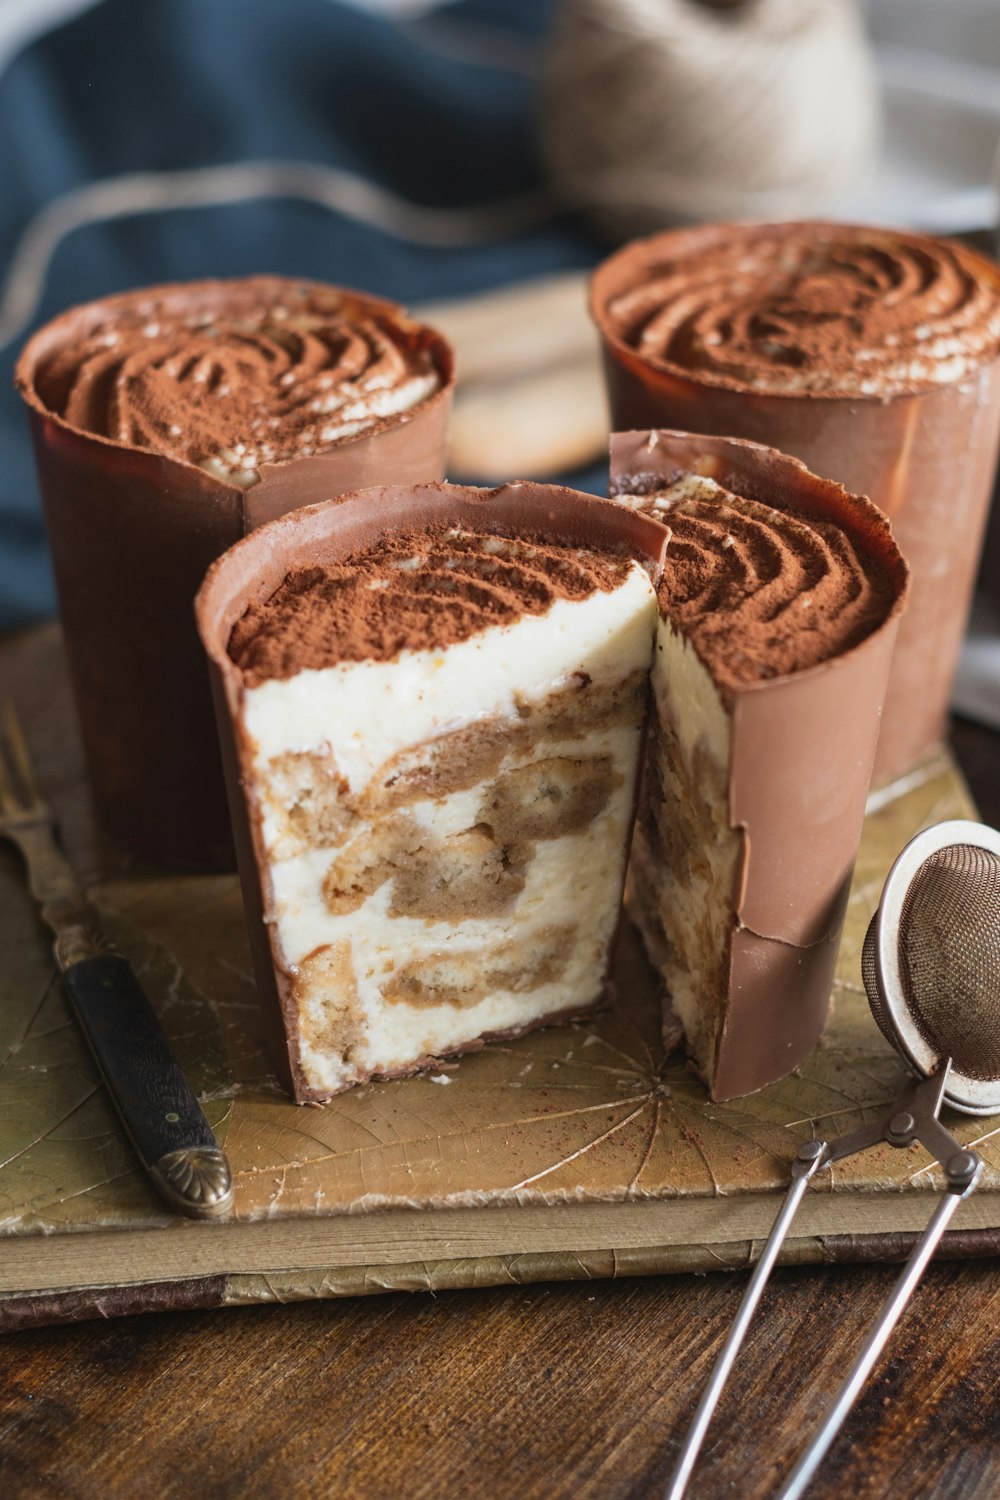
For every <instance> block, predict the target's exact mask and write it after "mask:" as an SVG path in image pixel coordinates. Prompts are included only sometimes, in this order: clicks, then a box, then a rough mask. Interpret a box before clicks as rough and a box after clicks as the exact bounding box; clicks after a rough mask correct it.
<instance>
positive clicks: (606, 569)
mask: <svg viewBox="0 0 1000 1500" xmlns="http://www.w3.org/2000/svg"><path fill="white" fill-rule="evenodd" d="M632 566H633V564H632V560H631V559H630V558H629V557H627V556H623V555H615V554H613V553H606V554H604V553H599V552H594V551H588V550H584V549H580V548H575V547H570V546H566V545H559V544H558V543H557V542H550V543H546V542H538V541H531V542H528V541H525V540H523V539H520V538H517V537H513V536H504V535H502V534H501V533H499V532H496V533H491V534H489V535H481V534H478V533H477V534H473V533H471V532H464V531H455V530H453V529H447V530H430V529H425V530H420V531H408V532H395V533H392V534H390V535H388V536H386V537H384V538H383V539H382V540H381V541H380V542H379V543H378V544H377V545H376V546H375V547H372V548H371V549H369V550H368V551H366V552H364V553H361V554H359V555H356V556H354V557H349V558H347V559H345V561H344V562H342V563H338V564H334V565H330V566H327V567H313V568H298V569H296V570H295V571H293V572H291V573H289V574H288V576H287V578H286V579H285V581H284V583H282V585H281V587H280V588H279V589H277V591H276V592H275V593H274V594H272V595H271V597H270V598H269V599H267V600H265V601H264V603H263V604H259V605H255V606H253V607H251V608H250V609H249V610H247V612H246V614H245V615H244V616H243V618H242V619H241V620H239V621H237V623H236V625H235V626H234V628H233V632H232V635H231V637H230V641H229V654H230V656H231V658H232V660H233V661H234V662H235V663H236V665H237V666H238V667H239V668H240V669H241V671H242V672H243V675H244V680H245V681H246V683H247V686H248V687H256V686H258V685H259V684H260V683H261V682H265V681H268V680H269V679H272V678H288V677H292V676H294V675H295V673H296V672H301V671H304V670H308V669H319V668H322V667H329V666H333V665H335V664H336V663H337V662H341V661H391V660H392V659H393V658H394V657H396V656H398V655H399V653H400V652H401V651H426V650H435V649H440V648H444V647H447V646H451V645H454V644H456V643H457V642H459V641H464V640H467V639H468V638H469V637H470V636H473V635H476V634H478V633H479V632H480V631H483V630H488V629H490V628H492V627H495V626H499V625H510V624H513V623H514V622H515V621H517V620H519V619H520V618H521V617H522V616H524V615H542V614H545V613H546V612H547V611H548V610H549V609H550V608H551V607H552V605H553V604H555V603H556V601H557V600H559V599H570V600H574V599H585V598H587V597H589V595H591V594H593V593H596V592H605V593H606V592H610V591H611V590H612V589H614V588H617V587H618V586H619V585H620V584H621V583H623V582H624V580H625V578H626V576H627V574H628V572H629V570H630V568H631V567H632Z"/></svg>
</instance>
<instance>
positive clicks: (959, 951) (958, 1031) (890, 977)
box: [667, 822, 1000, 1500]
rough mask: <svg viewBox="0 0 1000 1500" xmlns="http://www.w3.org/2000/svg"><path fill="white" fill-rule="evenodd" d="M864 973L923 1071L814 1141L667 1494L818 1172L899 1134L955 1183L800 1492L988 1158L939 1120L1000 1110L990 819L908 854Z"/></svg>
mask: <svg viewBox="0 0 1000 1500" xmlns="http://www.w3.org/2000/svg"><path fill="white" fill-rule="evenodd" d="M861 973H862V978H863V979H864V982H865V989H866V990H867V992H868V1001H869V1004H870V1005H871V1009H872V1015H873V1016H874V1017H875V1020H876V1021H877V1023H878V1025H879V1028H880V1029H881V1031H882V1034H883V1035H884V1036H885V1038H886V1039H887V1040H888V1041H889V1042H891V1043H892V1045H893V1047H895V1048H896V1051H897V1052H899V1053H900V1055H901V1056H902V1057H903V1059H904V1060H905V1061H906V1062H907V1063H908V1064H909V1066H910V1069H911V1071H912V1072H913V1073H915V1074H916V1075H917V1077H916V1078H915V1079H911V1081H910V1083H909V1084H908V1085H907V1087H906V1088H904V1090H903V1092H902V1093H901V1094H900V1096H899V1098H898V1099H897V1100H896V1101H895V1103H894V1104H893V1105H892V1106H891V1107H890V1108H889V1109H888V1110H887V1111H886V1113H885V1114H884V1116H882V1118H880V1119H876V1120H873V1121H871V1122H870V1123H868V1124H864V1125H860V1126H858V1127H857V1129H855V1130H852V1131H851V1132H850V1133H849V1134H848V1135H842V1136H838V1137H837V1138H836V1139H835V1140H829V1141H824V1140H810V1141H805V1142H804V1143H803V1144H802V1145H801V1146H800V1147H799V1150H798V1153H797V1155H796V1158H795V1161H794V1162H793V1163H792V1173H791V1177H792V1180H791V1183H790V1184H789V1188H788V1192H787V1194H786V1196H785V1201H784V1203H783V1204H782V1207H781V1209H780V1210H779V1212H778V1216H777V1218H776V1219H775V1221H774V1227H773V1228H772V1230H771V1233H770V1235H769V1236H768V1239H767V1243H766V1244H765V1246H764V1249H763V1251H762V1252H761V1255H760V1259H759V1260H758V1262H757V1265H756V1267H755V1268H754V1272H753V1275H752V1276H751V1278H750V1282H749V1284H748V1286H747V1289H746V1291H745V1292H744V1294H743V1300H742V1302H741V1303H740V1307H739V1310H738V1312H737V1314H736V1319H735V1322H734V1323H733V1327H732V1329H731V1331H730V1333H729V1337H728V1338H727V1339H726V1342H725V1344H724V1345H723V1347H722V1350H721V1352H720V1354H719V1357H718V1360H717V1361H716V1365H715V1368H714V1369H713V1371H712V1374H711V1377H710V1379H709V1382H708V1385H707V1386H706V1388H705V1391H704V1393H703V1395H702V1398H701V1400H700V1402H699V1403H698V1408H697V1410H696V1412H695V1414H694V1419H693V1421H692V1423H691V1427H690V1430H689V1432H688V1434H687V1437H686V1439H685V1441H684V1443H683V1445H682V1447H681V1449H680V1453H679V1455H678V1458H677V1463H676V1467H675V1469H674V1473H673V1476H672V1478H671V1481H670V1487H669V1489H668V1491H667V1500H681V1497H682V1496H683V1494H684V1492H685V1490H686V1488H687V1484H688V1480H689V1479H690V1477H691V1472H692V1469H693V1466H694V1462H695V1459H696V1458H697V1456H698V1452H699V1449H700V1448H701V1444H702V1442H703V1440H704V1437H705V1433H706V1431H707V1430H708V1424H709V1422H710V1421H711V1419H712V1413H713V1412H714V1411H715V1408H716V1405H717V1403H718V1400H719V1396H720V1395H721V1393H722V1389H723V1386H724V1385H725V1382H726V1380H727V1379H728V1376H729V1372H730V1370H731V1369H732V1367H733V1363H734V1361H735V1359H736V1356H737V1354H738V1352H739V1350H740V1347H741V1345H742V1343H743V1339H744V1337H745V1335H746V1332H747V1329H748V1327H749V1326H750V1321H751V1319H752V1317H753V1315H754V1311H755V1309H756V1307H757V1304H758V1302H759V1301H760V1298H761V1295H762V1293H763V1291H764V1287H765V1285H766V1284H767V1279H768V1277H769V1276H770V1274H771V1270H772V1268H773V1266H774V1264H775V1262H776V1260H777V1257H778V1252H779V1250H780V1248H781V1245H782V1243H783V1241H784V1239H785V1236H786V1234H787V1233H788V1229H789V1226H790V1225H791V1222H792V1219H793V1218H794V1216H795V1212H796V1210H797V1208H798V1206H799V1204H800V1203H801V1201H802V1197H803V1195H804V1193H805V1190H806V1187H807V1185H808V1183H809V1182H810V1180H811V1179H812V1178H813V1177H814V1176H815V1175H816V1173H817V1172H819V1171H821V1170H822V1169H823V1168H824V1167H828V1166H830V1165H831V1164H832V1163H833V1162H837V1161H845V1160H846V1159H847V1158H848V1157H851V1156H855V1155H856V1154H857V1153H858V1152H859V1151H865V1150H867V1149H868V1148H869V1147H871V1146H876V1145H880V1144H882V1143H887V1144H888V1145H890V1146H895V1147H898V1148H899V1149H905V1148H906V1147H908V1146H910V1145H912V1144H913V1143H914V1142H915V1141H919V1142H920V1143H921V1145H923V1146H924V1147H925V1148H926V1149H927V1151H929V1152H930V1153H931V1155H932V1156H933V1158H934V1159H935V1160H936V1161H937V1162H939V1163H940V1166H941V1170H942V1172H943V1174H944V1180H945V1187H946V1192H945V1195H944V1197H943V1198H942V1199H940V1200H939V1202H938V1206H937V1208H936V1209H935V1212H934V1215H933V1217H932V1219H931V1221H930V1223H929V1224H928V1226H927V1228H926V1230H925V1231H924V1233H923V1235H922V1236H921V1238H920V1239H919V1241H918V1242H917V1244H916V1246H915V1248H914V1250H913V1253H912V1255H911V1256H910V1259H909V1260H908V1261H907V1263H906V1266H905V1267H904V1268H903V1271H902V1273H901V1275H900V1278H899V1280H898V1281H897V1283H896V1286H895V1289H894V1290H893V1292H892V1294H891V1296H890V1297H889V1299H888V1301H887V1302H886V1304H885V1306H884V1308H883V1309H882V1312H881V1314H880V1316H879V1318H878V1321H877V1322H876V1324H875V1326H874V1327H873V1329H872V1331H871V1333H870V1334H869V1336H868V1338H867V1340H866V1341H865V1344H864V1346H863V1347H862V1349H861V1351H860V1353H859V1355H858V1358H857V1360H856V1361H855V1364H854V1365H853V1367H852V1369H851V1371H850V1373H849V1374H848V1376H847V1378H846V1379H845V1381H844V1383H843V1385H842V1386H841V1387H840V1390H839V1391H838V1393H837V1395H836V1396H835V1398H834V1400H833V1402H832V1404H831V1406H830V1407H829V1409H828V1411H827V1412H826V1415H825V1416H824V1418H823V1420H822V1422H821V1423H820V1426H819V1428H818V1430H817V1431H816V1433H815V1434H814V1436H813V1437H812V1439H811V1440H810V1442H809V1443H808V1444H807V1446H806V1448H805V1449H804V1450H803V1452H802V1453H801V1455H800V1456H799V1458H798V1460H797V1462H796V1464H795V1466H794V1468H793V1469H792V1471H791V1472H790V1473H789V1475H788V1476H787V1478H786V1479H785V1482H784V1484H783V1485H782V1487H781V1490H780V1494H779V1496H778V1500H801V1496H802V1495H803V1493H804V1491H805V1489H806V1487H807V1486H808V1484H809V1482H810V1480H811V1478H812V1476H813V1474H814V1473H815V1471H816V1469H817V1467H818V1466H819V1464H820V1462H821V1460H822V1458H823V1455H824V1454H825V1453H826V1451H827V1449H828V1448H829V1446H830V1443H831V1442H832V1441H833V1438H834V1436H835V1434H836V1433H837V1431H838V1430H839V1428H840V1425H841V1423H842V1422H843V1420H844V1417H845V1416H846V1415H847V1413H848V1411H849V1410H850V1408H851V1406H852V1405H853V1403H854V1401H855V1400H856V1399H857V1396H858V1394H859V1392H860V1390H861V1388H862V1386H863V1384H864V1382H865V1380H866V1379H867V1377H868V1375H869V1374H870V1373H871V1370H872V1368H873V1367H874V1365H875V1362H876V1360H877V1359H878V1357H879V1354H880V1353H881V1351H882V1349H883V1348H884V1347H885V1344H886V1341H887V1340H888V1338H889V1335H890V1334H891V1333H892V1330H893V1328H894V1327H895V1326H896V1323H897V1321H898V1319H899V1316H900V1314H901V1313H902V1310H903V1308H904V1307H905V1305H906V1302H907V1300H908V1298H909V1296H910V1294H911V1292H912V1291H913V1288H914V1287H915V1286H916V1284H917V1282H918V1281H919V1280H920V1277H921V1276H922V1274H923V1272H924V1269H925V1267H926V1266H927V1263H928V1261H929V1260H930V1259H931V1256H932V1255H933V1254H934V1250H935V1248H936V1246H937V1244H938V1242H939V1240H940V1238H941V1235H942V1234H943V1233H944V1230H945V1228H946V1226H947V1225H948V1223H949V1221H950V1219H951V1217H952V1215H953V1214H954V1212H955V1210H956V1208H957V1207H958V1205H959V1203H960V1202H962V1201H963V1200H964V1199H965V1198H967V1197H968V1196H969V1194H970V1193H971V1192H973V1191H974V1189H975V1186H976V1183H977V1181H978V1180H979V1176H980V1173H981V1172H982V1165H983V1164H982V1161H981V1159H980V1158H979V1156H978V1155H977V1154H976V1152H975V1151H973V1150H971V1149H970V1148H969V1147H967V1146H963V1145H961V1143H960V1142H959V1141H957V1140H956V1139H955V1138H954V1136H952V1135H951V1133H950V1132H949V1131H948V1129H947V1128H946V1127H945V1125H944V1124H942V1122H941V1121H940V1119H939V1118H938V1114H939V1111H940V1109H941V1105H942V1104H943V1103H946V1104H949V1105H951V1107H952V1108H953V1109H957V1110H960V1111H961V1112H962V1113H964V1114H970V1115H980V1114H990V1113H993V1112H996V1111H1000V833H996V832H995V831H994V830H993V829H992V828H984V827H983V826H982V825H981V824H979V823H966V822H950V823H939V824H938V825H937V826H936V827H934V828H928V829H926V830H925V831H924V832H923V833H919V834H918V835H917V837H916V838H915V839H912V840H911V841H910V843H909V844H907V846H906V848H905V849H904V850H903V852H902V854H901V855H900V856H899V858H898V859H897V860H896V863H895V864H894V865H893V867H892V869H891V870H890V872H889V877H888V879H887V880H886V883H885V886H884V887H883V890H882V899H881V901H880V902H879V907H878V911H877V912H876V913H875V915H874V917H873V918H872V920H871V923H870V925H869V928H868V932H867V935H866V937H865V943H864V950H863V953H862V956H861Z"/></svg>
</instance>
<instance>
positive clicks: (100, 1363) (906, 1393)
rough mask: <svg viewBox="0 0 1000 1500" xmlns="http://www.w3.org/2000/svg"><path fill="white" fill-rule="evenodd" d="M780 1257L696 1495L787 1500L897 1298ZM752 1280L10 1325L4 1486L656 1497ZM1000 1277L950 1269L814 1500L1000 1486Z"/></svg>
mask: <svg viewBox="0 0 1000 1500" xmlns="http://www.w3.org/2000/svg"><path fill="white" fill-rule="evenodd" d="M892 1275H893V1273H892V1272H891V1271H889V1270H888V1269H864V1270H861V1269H858V1268H848V1267H838V1268H835V1269H828V1270H823V1271H809V1272H786V1273H784V1274H783V1275H781V1276H780V1277H779V1279H778V1282H777V1284H776V1285H775V1287H774V1289H773V1291H772V1292H771V1293H770V1294H769V1296H768V1299H767V1302H766V1305H765V1307H764V1309H763V1312H762V1323H761V1325H760V1337H759V1338H758V1339H757V1340H756V1341H755V1342H754V1344H753V1346H752V1348H751V1349H750V1350H749V1351H748V1352H747V1355H746V1358H745V1359H744V1361H743V1363H742V1364H741V1365H740V1367H739V1369H738V1372H737V1376H736V1378H735V1381H734V1384H733V1387H732V1390H731V1393H730V1395H729V1396H728V1397H727V1399H726V1401H725V1402H724V1404H723V1406H722V1408H721V1409H720V1412H719V1415H718V1419H717V1423H716V1426H715V1427H714V1428H713V1431H712V1434H711V1436H710V1440H709V1443H708V1446H707V1449H706V1452H705V1454H704V1456H703V1464H702V1467H701V1468H700V1469H699V1473H698V1478H697V1483H696V1485H695V1486H694V1488H693V1491H692V1493H693V1494H694V1495H700V1496H702V1497H714V1496H723V1495H727V1496H728V1495H735V1496H739V1497H741V1500H750V1497H753V1496H756V1495H763V1494H766V1493H768V1492H769V1491H770V1490H771V1488H772V1487H773V1484H774V1482H775V1481H776V1479H777V1478H778V1476H779V1474H780V1472H782V1471H783V1470H786V1469H787V1466H788V1464H789V1463H790V1461H791V1460H792V1458H793V1457H794V1454H795V1452H796V1450H797V1446H798V1444H799V1442H800V1441H801V1435H802V1433H803V1431H804V1429H805V1428H806V1427H807V1426H808V1425H809V1424H811V1423H812V1422H814V1421H815V1420H816V1419H817V1417H818V1416H819V1415H820V1412H821V1411H822V1408H823V1403H824V1397H825V1395H826V1393H828V1392H829V1391H830V1390H831V1389H832V1387H833V1385H834V1383H835V1382H836V1380H837V1379H838V1377H839V1376H840V1375H842V1373H843V1372H844V1370H845V1369H846V1366H847V1364H848V1362H849V1360H850V1358H851V1354H852V1352H853V1349H854V1347H855V1342H856V1339H857V1337H858V1335H859V1333H860V1332H861V1330H862V1329H863V1327H864V1326H866V1324H867V1321H868V1320H869V1319H870V1318H871V1317H872V1316H873V1315H874V1313H875V1310H876V1308H877V1306H878V1305H879V1303H880V1302H881V1300H882V1297H883V1296H884V1294H885V1293H886V1292H887V1290H888V1288H889V1286H890V1284H891V1281H892ZM740 1285H741V1282H740V1279H739V1278H735V1277H725V1276H717V1277H710V1278H702V1279H698V1278H693V1277H676V1278H669V1279H664V1280H659V1281H657V1280H646V1279H644V1280H639V1281H634V1282H626V1281H622V1282H617V1283H602V1284H600V1285H593V1286H590V1287H589V1288H588V1287H578V1286H558V1287H551V1288H537V1287H536V1288H531V1289H527V1290H503V1291H486V1292H475V1293H472V1292H469V1293H465V1292H463V1293H449V1294H446V1295H443V1296H440V1297H437V1298H432V1297H424V1296H404V1295H395V1296H389V1297H380V1298H373V1299H369V1300H364V1301H360V1300H357V1301H350V1302H342V1303H326V1304H324V1303H319V1304H308V1305H301V1306H296V1307H284V1308H283V1307H269V1308H263V1309H252V1310H251V1309H247V1310H241V1311H229V1312H222V1313H212V1314H187V1313H179V1314H172V1315H159V1316H143V1317H139V1318H131V1319H124V1320H121V1321H118V1322H115V1323H109V1324H107V1325H95V1324H86V1325H80V1326H77V1327H74V1328H60V1329H38V1330H34V1331H32V1332H29V1333H24V1334H21V1335H19V1336H17V1337H16V1338H15V1339H12V1340H8V1341H7V1344H6V1347H5V1350H4V1355H3V1371H4V1373H3V1386H2V1392H0V1491H2V1493H3V1494H4V1495H9V1496H22V1495H23V1496H28V1495H32V1496H33V1495H72V1496H80V1497H84V1496H86V1497H89V1496H102V1497H103V1496H107V1495H113V1496H129V1497H134V1500H145V1497H154V1496H189V1495H196V1496H197V1495H212V1496H214V1497H219V1500H236V1497H244V1496H253V1497H262V1500H266V1497H270V1496H278V1495H282V1496H285V1495H288V1496H300V1495H301V1496H307V1495H316V1494H329V1495H338V1496H339V1495H349V1496H352V1497H371V1500H375V1497H392V1496H413V1497H427V1500H431V1497H437V1496H441V1495H449V1496H451V1495H456V1496H464V1495H469V1496H480V1495H481V1496H489V1497H497V1500H505V1497H511V1500H513V1497H515V1496H517V1497H525V1500H548V1497H552V1496H560V1495H571V1494H572V1495H575V1496H579V1497H581V1500H598V1497H601V1500H605V1497H608V1500H610V1497H622V1500H624V1497H641V1496H648V1495H655V1494H657V1493H659V1491H660V1489H661V1487H662V1485H663V1483H664V1482H665V1480H666V1477H667V1474H668V1471H669V1467H670V1462H671V1457H672V1453H673V1451H674V1446H675V1443H676V1440H677V1437H678V1433H679V1430H680V1424H682V1423H683V1422H684V1421H685V1420H686V1419H687V1417H688V1416H689V1414H690V1411H691V1409H692V1406H693V1402H694V1400H695V1398H696V1396H697V1393H698V1390H699V1389H700V1386H701V1383H702V1381H703V1379H704V1377H705V1374H706V1372H707V1368H708V1364H709V1362H710V1359H711V1357H712V1354H713V1353H714V1350H715V1348H716V1347H717V1343H718V1340H719V1338H720V1336H721V1335H722V1334H723V1332H724V1330H725V1328H726V1327H727V1326H728V1323H729V1320H730V1318H731V1316H732V1314H733V1312H734V1310H735V1305H736V1301H737V1298H738V1295H739V1290H740ZM998 1357H1000V1280H998V1278H997V1276H996V1274H995V1270H994V1268H993V1267H992V1266H988V1265H965V1266H942V1267H938V1268H935V1269H934V1270H932V1272H931V1273H930V1275H929V1277H928V1279H927V1282H926V1283H925V1285H924V1286H923V1287H922V1288H921V1290H920V1292H919V1294H918V1301H917V1302H916V1303H915V1304H914V1306H913V1308H912V1311H911V1314H910V1315H909V1317H908V1318H907V1319H906V1320H905V1322H904V1324H903V1325H902V1326H901V1328H900V1329H899V1331H898V1333H897V1335H896V1339H895V1342H894V1346H893V1349H892V1355H891V1358H890V1359H889V1360H887V1361H886V1362H885V1363H884V1365H883V1366H882V1368H881V1370H880V1371H879V1374H878V1378H877V1379H876V1380H875V1381H874V1382H873V1383H872V1385H871V1387H870V1388H869V1390H868V1391H867V1393H866V1394H865V1396H864V1398H863V1400H862V1402H861V1404H860V1406H859V1407H858V1409H857V1410H856V1411H855V1413H854V1414H853V1416H852V1418H851V1420H850V1423H849V1425H848V1428H847V1429H846V1431H845V1433H844V1434H843V1435H842V1436H841V1438H840V1440H839V1441H838V1443H837V1445H836V1447H835V1448H834V1450H833V1451H832V1453H831V1454H830V1457H829V1459H828V1462H827V1464H826V1466H825V1468H824V1470H823V1472H822V1476H821V1478H820V1479H819V1480H818V1481H817V1482H816V1483H815V1485H814V1487H813V1490H812V1492H811V1493H812V1496H813V1497H814V1500H834V1497H837V1500H840V1497H843V1496H845V1495H855V1496H858V1497H865V1496H871V1497H876V1496H885V1495H890V1494H891V1495H892V1496H894V1497H897V1500H911V1497H912V1500H917V1497H921V1500H942V1497H958V1496H962V1497H963V1500H979V1497H983V1500H986V1497H988V1496H995V1495H996V1494H997V1493H998V1492H1000V1445H998V1442H997V1439H998V1438H1000V1395H998V1394H997V1392H996V1388H995V1380H994V1371H995V1369H996V1362H997V1359H998Z"/></svg>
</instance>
